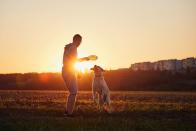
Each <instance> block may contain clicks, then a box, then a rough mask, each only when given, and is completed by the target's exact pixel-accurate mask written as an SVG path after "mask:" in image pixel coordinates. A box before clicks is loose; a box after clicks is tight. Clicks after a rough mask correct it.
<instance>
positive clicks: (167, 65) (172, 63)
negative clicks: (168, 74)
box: [163, 59, 176, 71]
mask: <svg viewBox="0 0 196 131" xmlns="http://www.w3.org/2000/svg"><path fill="white" fill-rule="evenodd" d="M163 70H167V71H175V70H176V60H175V59H174V60H165V61H163Z"/></svg>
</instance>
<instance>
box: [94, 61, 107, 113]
mask: <svg viewBox="0 0 196 131" xmlns="http://www.w3.org/2000/svg"><path fill="white" fill-rule="evenodd" d="M91 70H93V71H94V79H93V83H92V91H93V100H94V102H96V103H98V104H99V108H100V110H102V109H104V110H105V111H106V112H108V113H110V91H109V88H108V86H107V84H106V82H105V80H104V76H103V72H104V70H103V69H102V68H101V67H100V66H97V65H95V66H94V67H93V68H91Z"/></svg>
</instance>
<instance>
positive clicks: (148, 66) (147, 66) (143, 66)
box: [131, 62, 153, 71]
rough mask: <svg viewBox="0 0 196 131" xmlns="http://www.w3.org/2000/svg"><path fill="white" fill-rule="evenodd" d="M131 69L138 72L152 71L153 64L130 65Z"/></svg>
mask: <svg viewBox="0 0 196 131" xmlns="http://www.w3.org/2000/svg"><path fill="white" fill-rule="evenodd" d="M131 69H133V70H135V71H138V70H142V71H148V70H153V64H152V63H151V62H142V63H135V64H132V65H131Z"/></svg>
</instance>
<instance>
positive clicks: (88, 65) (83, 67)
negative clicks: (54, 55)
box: [75, 62, 93, 73]
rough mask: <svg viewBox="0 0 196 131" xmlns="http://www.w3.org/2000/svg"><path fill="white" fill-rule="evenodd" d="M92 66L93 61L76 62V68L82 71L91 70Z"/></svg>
mask: <svg viewBox="0 0 196 131" xmlns="http://www.w3.org/2000/svg"><path fill="white" fill-rule="evenodd" d="M91 67H93V63H91V62H77V63H76V64H75V69H76V70H77V71H79V72H82V73H87V72H89V71H90V68H91Z"/></svg>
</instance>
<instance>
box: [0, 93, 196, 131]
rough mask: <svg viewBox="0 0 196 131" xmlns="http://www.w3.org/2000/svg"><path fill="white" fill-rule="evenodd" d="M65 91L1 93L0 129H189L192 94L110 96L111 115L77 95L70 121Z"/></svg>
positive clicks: (195, 109)
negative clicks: (67, 116) (73, 115)
mask: <svg viewBox="0 0 196 131" xmlns="http://www.w3.org/2000/svg"><path fill="white" fill-rule="evenodd" d="M66 96H67V92H63V91H0V131H9V130H17V131H26V130H27V131H72V130H73V131H97V130H103V131H127V130H130V131H131V130H133V131H134V130H141V131H143V130H149V131H159V130H160V131H167V130H168V131H173V130H178V131H185V130H186V131H189V130H190V131H191V130H192V131H194V130H195V129H196V92H195V93H194V92H193V93H191V92H137V91H135V92H112V93H111V99H112V105H111V106H112V108H113V113H112V114H110V115H108V114H105V113H104V112H99V110H98V109H97V108H96V105H95V104H94V103H93V102H92V99H91V92H79V94H78V97H77V103H76V106H75V114H76V117H74V118H64V117H63V112H64V109H65V104H66Z"/></svg>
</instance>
